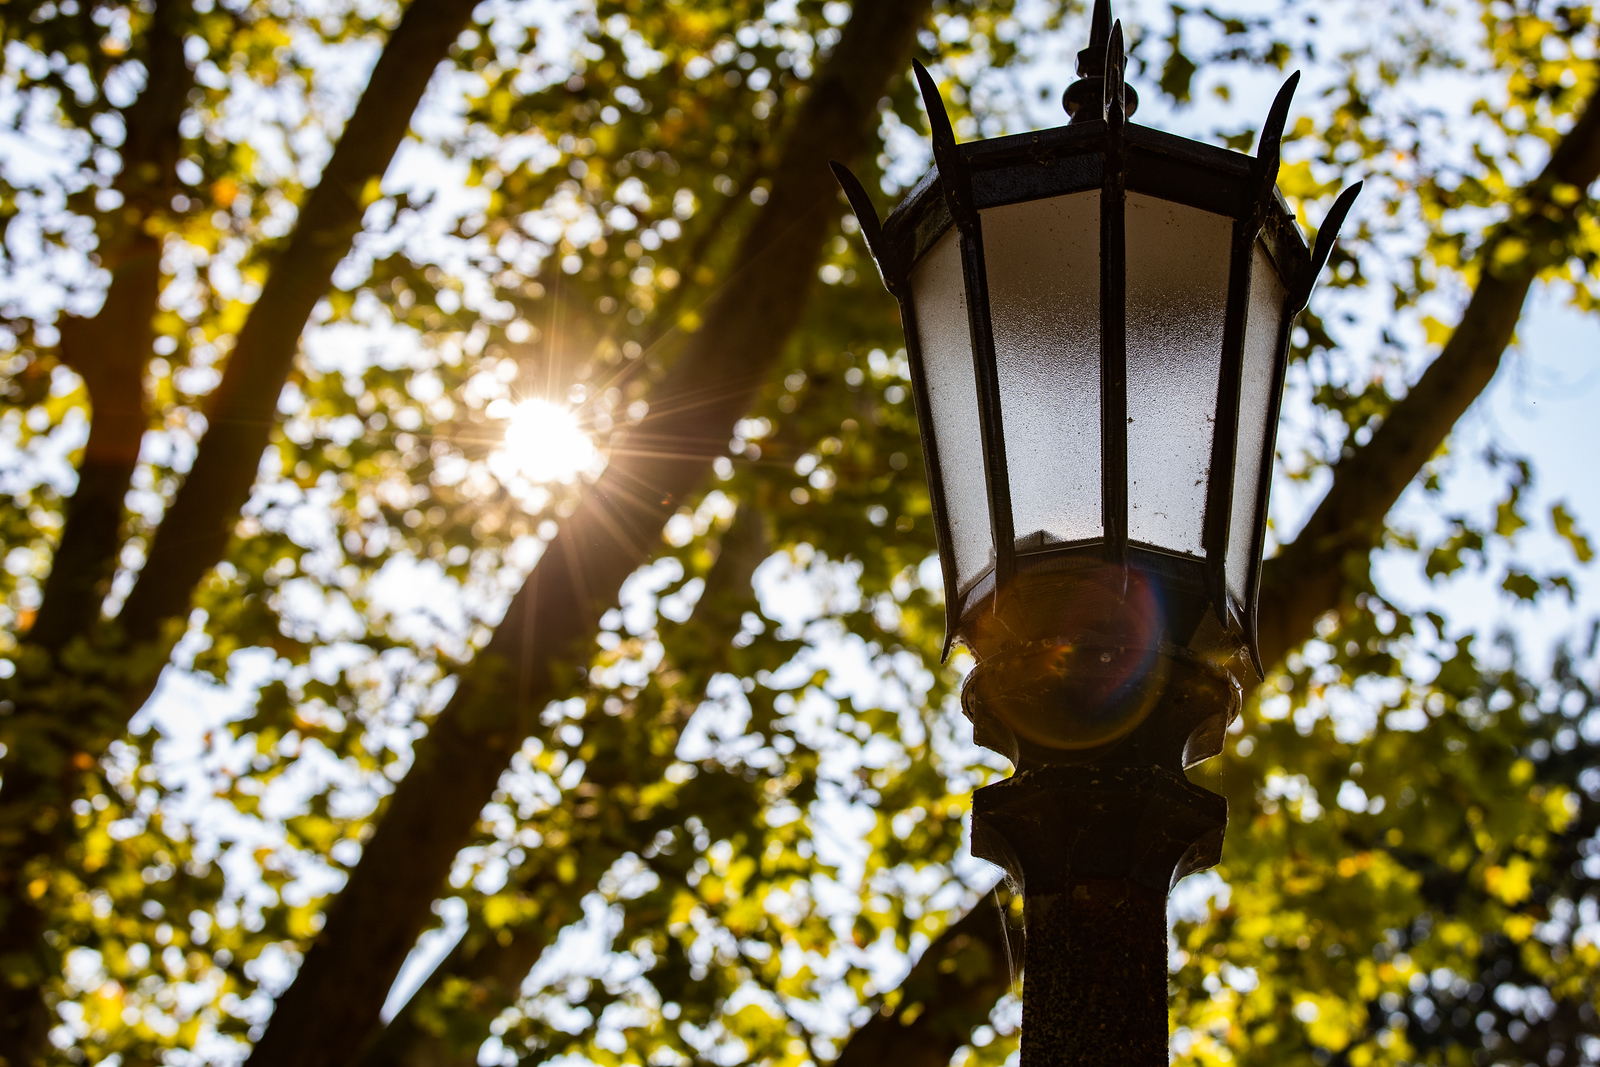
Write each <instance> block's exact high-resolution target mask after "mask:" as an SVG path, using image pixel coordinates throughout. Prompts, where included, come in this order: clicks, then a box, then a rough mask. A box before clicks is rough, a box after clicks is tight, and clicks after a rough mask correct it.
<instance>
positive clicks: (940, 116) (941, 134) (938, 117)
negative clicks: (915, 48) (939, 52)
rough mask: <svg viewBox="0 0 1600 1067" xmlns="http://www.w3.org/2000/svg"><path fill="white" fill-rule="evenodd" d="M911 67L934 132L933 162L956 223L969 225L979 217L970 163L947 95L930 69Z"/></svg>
mask: <svg viewBox="0 0 1600 1067" xmlns="http://www.w3.org/2000/svg"><path fill="white" fill-rule="evenodd" d="M911 69H912V70H913V71H915V72H916V76H917V87H918V88H919V89H921V90H922V105H923V107H925V108H927V110H928V126H929V128H930V130H931V131H932V133H933V165H934V166H935V167H937V168H938V170H939V184H940V185H942V186H943V187H944V196H945V200H946V202H947V203H949V205H950V214H951V215H952V216H953V217H954V218H955V221H956V225H957V226H961V227H963V228H966V227H967V226H968V225H969V224H970V222H971V220H974V219H976V218H977V208H976V207H975V206H974V205H973V202H972V177H971V175H970V174H968V172H967V162H966V160H965V159H963V158H962V157H961V149H960V148H958V147H957V146H956V134H955V130H954V129H952V128H951V126H950V116H949V114H947V113H946V112H945V109H944V97H942V96H940V95H939V87H938V86H937V85H935V84H934V82H933V77H932V76H931V75H930V74H929V73H928V68H927V67H924V66H923V65H922V64H921V63H919V62H918V61H917V60H915V59H913V60H912V61H911Z"/></svg>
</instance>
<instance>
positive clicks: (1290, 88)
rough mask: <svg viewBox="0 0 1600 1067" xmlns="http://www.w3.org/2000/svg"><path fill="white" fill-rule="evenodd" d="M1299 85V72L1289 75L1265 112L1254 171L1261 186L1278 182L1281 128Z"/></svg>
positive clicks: (1286, 119) (1281, 138)
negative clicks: (1270, 106) (1268, 109)
mask: <svg viewBox="0 0 1600 1067" xmlns="http://www.w3.org/2000/svg"><path fill="white" fill-rule="evenodd" d="M1299 84H1300V72H1299V71H1298V70H1297V71H1295V72H1294V73H1293V74H1291V75H1289V80H1288V81H1286V82H1284V83H1283V88H1281V89H1279V90H1278V96H1277V99H1275V100H1273V101H1272V110H1270V111H1268V112H1267V121H1266V122H1265V123H1264V124H1263V125H1262V127H1261V142H1260V144H1258V145H1256V171H1257V177H1258V178H1259V180H1260V182H1261V185H1262V186H1263V187H1264V188H1265V187H1269V186H1271V185H1272V184H1273V183H1274V182H1276V181H1277V180H1278V156H1279V153H1280V151H1281V150H1282V148H1283V127H1284V124H1285V123H1286V122H1288V121H1289V103H1290V101H1292V100H1293V99H1294V90H1295V87H1296V86H1298V85H1299Z"/></svg>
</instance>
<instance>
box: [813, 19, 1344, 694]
mask: <svg viewBox="0 0 1600 1067" xmlns="http://www.w3.org/2000/svg"><path fill="white" fill-rule="evenodd" d="M1094 25H1095V29H1094V33H1093V38H1092V39H1091V41H1090V44H1089V48H1088V49H1086V50H1085V51H1084V52H1083V53H1081V54H1080V57H1079V68H1080V71H1081V72H1082V73H1084V74H1085V75H1086V81H1089V82H1093V81H1099V82H1100V84H1098V85H1091V86H1090V87H1089V88H1087V89H1085V88H1082V86H1083V85H1084V83H1079V84H1078V85H1076V86H1074V88H1073V89H1072V90H1069V91H1068V94H1067V99H1068V100H1069V101H1076V102H1077V103H1078V104H1079V105H1080V106H1079V108H1078V109H1075V110H1074V112H1073V116H1072V121H1071V123H1069V124H1068V125H1066V126H1063V127H1058V128H1055V129H1050V130H1040V131H1037V132H1034V133H1028V134H1020V135H1015V136H1010V137H998V138H993V139H990V140H983V141H973V142H968V143H966V144H960V145H958V144H957V143H956V140H955V135H954V132H953V130H952V129H951V125H950V120H949V116H948V115H947V113H946V112H945V109H944V103H943V101H942V99H941V98H940V96H939V92H938V88H937V86H936V85H935V84H934V82H933V80H932V78H930V77H929V76H928V72H927V71H926V69H924V68H923V66H922V65H921V64H920V63H916V62H915V61H913V67H914V69H915V73H916V78H917V81H918V84H919V87H920V89H921V92H922V97H923V100H924V103H925V105H926V107H927V111H928V117H929V125H930V126H931V128H932V140H933V156H934V168H933V169H932V170H931V171H930V172H929V173H928V175H927V176H925V177H924V178H923V180H922V181H921V182H919V183H918V184H917V186H916V187H915V188H914V189H912V191H911V192H910V194H909V195H908V196H907V197H906V198H905V199H904V200H903V201H902V202H901V203H900V204H899V205H898V206H897V207H896V208H895V209H894V210H893V212H891V213H890V215H889V217H888V219H887V221H886V222H884V223H883V224H881V225H880V223H879V221H878V217H877V213H876V211H875V210H874V208H873V205H872V202H871V199H870V197H869V196H868V195H867V193H866V190H865V189H863V188H862V186H861V184H860V183H859V182H858V181H857V180H856V179H855V177H854V176H853V175H851V174H850V172H849V171H848V170H846V169H845V168H844V167H842V166H840V165H839V164H837V163H835V164H833V170H834V173H835V174H836V175H837V177H838V179H839V182H840V184H841V186H842V187H843V188H844V191H845V194H846V197H847V198H848V199H849V201H850V205H851V208H852V210H853V211H854V213H855V215H856V217H857V218H858V219H859V220H860V223H861V230H862V235H863V237H864V238H865V239H866V242H867V246H868V249H869V251H870V252H871V253H872V256H873V258H874V260H875V261H876V262H877V264H878V268H879V271H880V273H881V274H882V276H883V280H884V285H885V287H886V288H887V289H888V290H889V292H890V293H891V294H892V295H893V296H894V297H895V298H896V300H897V301H898V302H899V305H900V315H901V321H902V325H903V327H904V329H905V335H906V348H907V352H908V354H909V357H910V363H911V370H912V394H913V397H914V399H915V403H916V410H917V419H918V425H919V426H920V427H921V433H922V449H923V460H924V463H925V464H926V467H927V471H928V484H929V491H930V494H931V496H932V503H933V514H934V520H935V527H936V534H937V538H938V545H939V552H940V558H941V562H942V566H943V571H944V585H945V598H946V599H945V612H946V638H945V652H946V653H947V654H948V652H949V648H950V643H951V641H952V640H953V639H954V638H955V637H956V636H957V635H958V634H961V633H962V632H963V631H964V630H965V629H966V627H967V626H968V625H969V624H970V623H971V622H972V620H973V619H974V618H975V616H976V615H977V614H978V612H979V611H980V610H981V609H982V608H983V606H984V605H985V604H986V603H992V602H993V594H995V593H996V592H997V591H998V590H1000V589H1003V588H1004V587H1005V586H1006V585H1007V584H1009V582H1010V581H1011V580H1012V578H1013V577H1014V576H1015V575H1016V574H1018V573H1025V572H1032V571H1038V570H1050V571H1058V570H1064V569H1073V568H1077V567H1087V566H1093V565H1100V564H1102V563H1110V564H1112V565H1114V566H1116V567H1119V568H1121V569H1122V572H1123V575H1124V580H1125V579H1126V574H1127V571H1128V569H1129V568H1130V567H1131V568H1135V569H1138V570H1140V571H1142V572H1144V574H1145V575H1146V576H1148V577H1149V578H1151V579H1152V580H1154V581H1155V582H1156V583H1157V584H1158V585H1159V586H1160V587H1161V589H1162V590H1163V592H1164V593H1165V594H1166V595H1165V596H1164V598H1163V600H1164V605H1163V606H1164V608H1165V611H1166V615H1167V618H1166V623H1167V627H1168V632H1169V635H1170V636H1169V639H1170V640H1172V641H1174V642H1175V643H1177V644H1188V643H1190V640H1191V638H1192V637H1193V636H1194V634H1195V633H1196V631H1197V630H1198V629H1199V627H1200V626H1201V624H1202V622H1203V621H1204V618H1205V616H1206V615H1207V614H1208V613H1209V614H1214V616H1215V619H1216V622H1217V623H1218V624H1220V625H1219V626H1218V627H1217V628H1216V629H1215V631H1214V632H1213V639H1221V640H1222V641H1223V643H1225V644H1228V645H1232V646H1234V647H1237V646H1239V645H1241V644H1242V645H1243V646H1244V647H1245V648H1247V649H1248V650H1249V653H1250V655H1251V656H1252V658H1253V659H1254V660H1255V662H1256V668H1257V670H1258V671H1259V670H1260V662H1259V655H1258V653H1257V652H1256V633H1255V630H1256V627H1255V611H1256V600H1257V590H1258V587H1259V581H1260V560H1261V553H1262V550H1263V545H1264V540H1265V533H1266V514H1267V511H1266V504H1267V497H1268V493H1269V490H1270V485H1271V474H1272V462H1273V457H1274V453H1275V450H1276V446H1277V440H1276V428H1277V422H1278V416H1279V408H1280V404H1281V399H1282V394H1283V379H1284V373H1285V369H1286V364H1287V360H1288V347H1289V339H1290V335H1291V333H1292V330H1293V321H1294V318H1295V316H1296V315H1297V314H1298V313H1299V311H1300V310H1302V309H1303V308H1304V307H1305V303H1306V300H1307V298H1308V297H1309V295H1310V292H1311V288H1312V286H1313V284H1314V283H1315V280H1316V277H1317V275H1318V274H1319V273H1320V271H1321V269H1322V267H1323V265H1324V263H1325V262H1326V260H1327V257H1328V254H1329V253H1330V252H1331V250H1332V245H1333V240H1334V238H1335V236H1336V235H1337V234H1338V231H1339V227H1340V225H1341V224H1342V223H1343V221H1344V217H1345V215H1346V213H1347V212H1348V210H1349V207H1350V205H1351V203H1352V202H1353V201H1354V199H1355V195H1356V193H1357V192H1358V191H1359V189H1360V184H1359V183H1358V184H1357V185H1355V186H1353V187H1351V188H1350V189H1348V190H1346V191H1345V192H1344V193H1343V194H1342V195H1341V196H1340V197H1339V199H1338V200H1337V201H1336V202H1335V204H1334V206H1333V209H1332V210H1331V211H1330V212H1329V213H1328V216H1327V218H1326V219H1325V220H1324V222H1323V225H1322V228H1321V230H1320V231H1319V233H1318V235H1317V242H1316V248H1315V250H1314V251H1313V250H1311V249H1308V248H1307V247H1306V243H1305V240H1304V238H1303V237H1302V236H1301V233H1300V230H1299V227H1298V226H1297V225H1296V224H1295V221H1294V218H1293V215H1292V214H1291V213H1290V211H1289V208H1288V206H1287V204H1286V203H1285V202H1284V201H1283V198H1282V196H1281V195H1280V194H1279V193H1278V191H1277V185H1276V179H1277V173H1278V159H1279V149H1280V146H1281V142H1282V134H1283V127H1284V123H1285V121H1286V119H1287V116H1288V109H1289V102H1290V98H1291V97H1292V95H1293V92H1294V89H1295V86H1296V84H1297V82H1298V80H1299V75H1298V74H1296V75H1294V76H1293V77H1291V78H1290V79H1289V81H1288V82H1287V83H1286V84H1285V85H1284V87H1283V88H1282V90H1280V92H1279V93H1278V96H1277V99H1276V100H1275V101H1274V103H1273V106H1272V109H1271V111H1270V112H1269V114H1268V118H1267V122H1266V124H1265V126H1264V128H1263V131H1262V136H1261V141H1260V146H1259V149H1258V151H1257V154H1256V156H1254V157H1250V156H1245V155H1242V154H1240V153H1237V152H1232V151H1229V150H1227V149H1223V148H1219V147H1216V146H1213V145H1208V144H1204V143H1201V142H1198V141H1190V140H1187V139H1185V138H1181V137H1176V136H1173V135H1171V134H1167V133H1163V132H1161V131H1159V130H1154V129H1150V128H1148V127H1144V126H1138V125H1135V124H1132V123H1130V122H1129V121H1128V115H1129V114H1130V113H1131V111H1132V108H1133V106H1134V105H1135V104H1136V98H1133V97H1132V95H1131V91H1129V90H1127V89H1126V86H1125V82H1124V76H1125V66H1126V57H1125V55H1124V51H1123V35H1122V25H1121V23H1120V22H1117V23H1114V24H1113V23H1112V22H1111V19H1110V13H1109V3H1108V0H1098V2H1097V4H1096V10H1095V19H1094ZM1097 55H1098V56H1104V65H1103V67H1101V66H1100V64H1099V63H1097V62H1094V57H1096V56H1097ZM1086 103H1087V104H1093V105H1096V106H1095V107H1094V108H1093V111H1090V110H1086V109H1085V107H1084V106H1083V105H1085V104H1086ZM1094 111H1097V112H1098V114H1095V113H1093V112H1094ZM1095 189H1098V190H1100V193H1101V210H1100V227H1101V230H1100V275H1101V276H1100V294H1101V295H1100V309H1101V312H1100V313H1101V338H1100V341H1101V346H1100V348H1101V368H1100V370H1101V373H1100V382H1101V456H1102V478H1101V500H1102V512H1103V514H1102V534H1103V536H1102V537H1101V538H1099V539H1096V540H1093V541H1090V542H1088V543H1078V544H1073V545H1054V546H1050V547H1048V548H1046V549H1043V550H1035V551H1026V552H1019V551H1018V550H1017V547H1016V541H1015V536H1014V531H1013V529H1012V510H1011V478H1010V470H1009V468H1008V465H1007V463H1006V455H1005V436H1004V430H1003V422H1002V419H1003V414H1002V411H1001V398H1000V388H999V382H998V371H997V367H996V360H995V350H994V334H993V329H992V323H991V317H990V309H989V296H988V276H987V272H986V269H985V265H984V250H983V229H982V219H981V212H982V211H983V210H984V209H986V208H991V207H1000V206H1004V205H1009V204H1016V203H1021V202H1025V201H1029V200H1039V199H1045V198H1048V197H1056V196H1061V195H1065V194H1068V193H1074V192H1086V191H1092V190H1095ZM1130 191H1132V192H1138V193H1142V194H1147V195H1150V196H1154V197H1158V198H1160V199H1163V200H1168V201H1172V202H1176V203H1179V204H1184V205H1187V206H1190V207H1195V208H1200V209H1202V210H1205V211H1209V212H1212V213H1215V214H1219V215H1224V216H1226V217H1228V218H1230V219H1232V220H1233V229H1232V245H1231V250H1230V262H1229V276H1228V291H1227V303H1226V311H1225V319H1224V325H1223V346H1222V352H1221V366H1220V369H1219V374H1218V387H1217V402H1216V415H1217V419H1216V423H1215V426H1214V429H1213V433H1212V460H1211V469H1210V482H1209V484H1208V486H1207V492H1206V506H1205V518H1204V526H1203V529H1202V550H1203V552H1204V558H1197V557H1192V556H1187V555H1179V554H1176V553H1172V552H1168V551H1165V550H1162V549H1159V548H1156V547H1153V546H1146V545H1140V544H1137V543H1130V541H1129V528H1128V454H1127V403H1128V401H1127V323H1126V288H1127V278H1126V230H1125V212H1126V201H1127V194H1128V193H1129V192H1130ZM951 226H954V227H955V228H956V230H957V233H958V235H959V238H960V249H961V262H962V273H963V281H964V284H965V287H966V299H967V309H968V322H969V326H970V329H971V345H972V354H973V369H974V375H975V379H976V384H977V391H978V396H977V397H976V398H975V402H976V403H977V404H978V410H979V424H980V427H981V434H982V444H983V457H984V471H985V479H986V485H987V491H988V504H989V514H990V529H991V536H992V544H993V553H994V555H993V564H992V567H991V569H990V570H989V571H988V572H987V573H985V574H983V575H981V576H980V577H979V578H978V579H977V580H975V581H973V582H972V584H971V585H970V587H969V588H967V589H966V590H964V591H963V590H960V589H959V588H958V584H957V573H956V569H955V557H954V551H953V545H952V539H951V530H950V518H949V509H948V506H947V500H946V498H945V492H944V485H945V482H944V478H943V473H942V471H941V468H940V460H939V449H938V442H937V438H936V428H935V426H934V422H933V419H932V410H931V406H930V403H929V397H928V384H927V375H926V368H925V366H924V362H923V358H922V345H921V342H920V339H919V337H918V331H917V322H916V315H915V307H914V301H913V297H912V291H911V273H912V271H913V269H914V268H915V266H916V264H917V263H918V261H920V260H921V259H922V257H923V256H924V255H925V254H926V253H927V252H928V251H929V250H930V249H932V247H933V246H934V244H935V243H936V242H937V241H938V240H939V239H940V238H941V237H943V236H944V234H945V233H946V232H947V231H948V230H949V229H950V227H951ZM1258 244H1260V245H1263V246H1264V247H1265V248H1266V251H1267V253H1268V255H1269V256H1270V258H1271V260H1272V262H1273V265H1274V267H1275V268H1276V270H1277V272H1278V274H1279V276H1280V278H1281V279H1282V281H1283V283H1284V286H1285V289H1286V291H1287V293H1288V294H1289V297H1288V300H1287V302H1286V306H1285V307H1284V309H1283V314H1282V317H1281V319H1280V323H1281V326H1280V331H1279V336H1278V338H1277V345H1276V354H1275V357H1274V365H1273V381H1272V385H1271V391H1270V394H1269V395H1270V400H1269V407H1270V410H1269V411H1268V412H1267V432H1266V434H1265V435H1264V438H1265V440H1264V443H1263V451H1262V454H1261V458H1260V464H1261V465H1260V468H1259V470H1258V477H1257V488H1256V494H1257V498H1256V501H1255V504H1256V509H1255V527H1254V529H1253V530H1251V531H1250V537H1251V546H1252V553H1251V556H1250V560H1251V563H1250V573H1249V574H1248V575H1247V576H1245V581H1244V582H1243V583H1242V588H1243V589H1244V590H1245V591H1246V596H1245V598H1244V600H1243V601H1240V600H1239V599H1238V598H1237V597H1235V596H1234V594H1233V593H1232V592H1231V591H1230V590H1229V588H1228V581H1227V579H1228V574H1227V554H1228V553H1227V546H1228V541H1229V535H1230V529H1229V527H1230V524H1231V521H1232V510H1233V509H1232V502H1233V483H1234V474H1235V466H1236V461H1237V458H1238V457H1237V454H1236V450H1237V438H1238V425H1239V418H1240V389H1241V379H1242V367H1243V359H1244V350H1245V347H1244V346H1245V334H1246V330H1247V326H1248V323H1247V318H1248V311H1249V296H1250V285H1251V272H1252V270H1253V266H1254V260H1255V251H1256V248H1257V246H1258Z"/></svg>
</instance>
